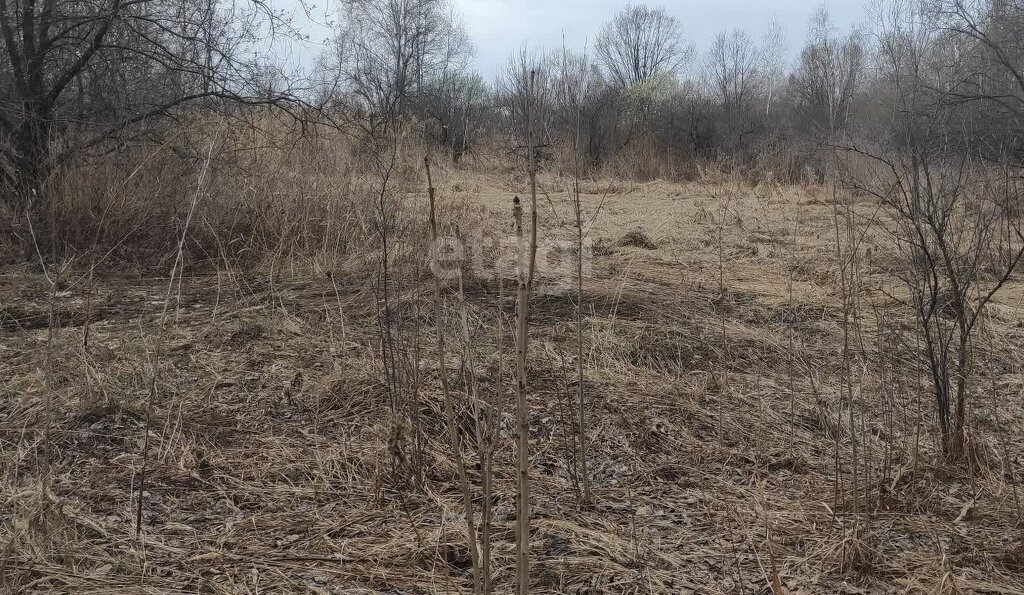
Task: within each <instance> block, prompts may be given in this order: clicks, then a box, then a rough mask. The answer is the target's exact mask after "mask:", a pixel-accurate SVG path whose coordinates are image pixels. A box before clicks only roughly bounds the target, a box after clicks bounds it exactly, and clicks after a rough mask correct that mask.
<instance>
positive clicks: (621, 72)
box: [596, 5, 692, 88]
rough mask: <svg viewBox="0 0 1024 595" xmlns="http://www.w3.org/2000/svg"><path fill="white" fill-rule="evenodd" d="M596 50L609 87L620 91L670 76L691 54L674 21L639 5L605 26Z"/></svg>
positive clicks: (663, 14)
mask: <svg viewBox="0 0 1024 595" xmlns="http://www.w3.org/2000/svg"><path fill="white" fill-rule="evenodd" d="M596 50H597V56H598V58H599V60H600V62H601V65H602V66H604V69H605V73H606V74H607V77H608V79H609V81H610V83H611V84H612V85H614V86H616V87H620V88H625V87H631V86H633V85H636V84H639V83H642V82H645V81H647V80H649V79H651V78H652V77H654V76H656V75H660V74H665V73H673V72H675V71H676V69H677V68H679V66H680V65H681V64H682V63H683V62H685V61H686V60H687V59H689V57H690V55H691V54H692V48H691V47H690V46H689V45H688V44H687V43H686V41H685V39H684V37H683V33H682V27H681V25H680V24H679V21H678V20H676V18H675V17H673V16H672V15H670V14H668V12H666V11H665V10H664V9H652V8H648V7H646V6H643V5H638V6H627V7H626V8H625V9H624V10H623V11H621V12H619V13H618V14H617V15H615V17H613V18H612V20H611V21H610V22H608V23H607V24H605V26H604V28H603V29H601V33H600V34H598V36H597V47H596Z"/></svg>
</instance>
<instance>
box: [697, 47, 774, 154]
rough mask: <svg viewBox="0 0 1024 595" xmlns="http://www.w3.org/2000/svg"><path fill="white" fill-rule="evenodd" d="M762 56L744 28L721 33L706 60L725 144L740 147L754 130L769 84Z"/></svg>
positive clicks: (707, 74) (707, 73)
mask: <svg viewBox="0 0 1024 595" xmlns="http://www.w3.org/2000/svg"><path fill="white" fill-rule="evenodd" d="M763 67H764V64H763V60H762V58H761V56H760V55H759V53H758V51H757V47H756V45H755V44H754V41H753V40H752V39H751V38H750V35H748V34H747V33H746V32H745V31H743V30H741V29H733V30H732V31H730V32H728V33H725V32H723V33H719V34H718V35H717V36H716V37H715V40H714V41H713V42H712V44H711V50H710V51H709V53H708V56H707V59H706V61H705V65H704V68H705V74H706V76H707V77H708V82H709V84H710V86H711V88H712V89H713V91H714V92H715V93H716V95H717V97H718V101H719V102H720V104H721V107H722V117H723V120H724V121H723V122H722V124H723V126H724V128H725V131H726V137H727V140H726V146H727V147H729V148H733V149H734V148H736V147H738V146H739V145H740V144H741V143H742V142H743V140H744V138H745V137H746V136H747V135H749V134H751V133H753V132H754V126H755V120H756V119H757V117H758V116H759V114H760V110H758V109H757V107H758V106H760V97H761V94H762V92H763V90H764V88H765V87H766V81H765V78H766V77H765V74H764V72H763Z"/></svg>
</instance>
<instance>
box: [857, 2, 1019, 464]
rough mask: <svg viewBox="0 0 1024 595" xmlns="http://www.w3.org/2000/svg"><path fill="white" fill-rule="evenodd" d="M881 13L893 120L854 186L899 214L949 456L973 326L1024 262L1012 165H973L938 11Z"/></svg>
mask: <svg viewBox="0 0 1024 595" xmlns="http://www.w3.org/2000/svg"><path fill="white" fill-rule="evenodd" d="M879 16H880V17H881V18H880V19H879V20H880V21H881V31H880V36H879V37H880V43H879V47H880V68H881V69H882V74H883V76H884V78H885V80H886V81H887V82H888V83H889V84H890V85H891V87H892V90H893V98H894V107H895V111H894V117H893V124H892V128H891V131H890V136H889V138H888V139H887V140H888V142H887V143H886V144H885V145H884V146H882V147H880V148H874V149H872V150H866V149H862V148H857V147H854V148H852V149H851V152H852V153H854V154H857V155H860V156H867V157H868V159H869V162H870V164H871V165H870V167H869V168H868V171H867V173H866V174H865V175H862V176H860V178H859V179H856V180H854V181H853V183H854V184H855V185H856V186H857V187H858V188H859V189H862V190H867V191H868V192H870V193H872V194H874V195H875V196H877V197H878V198H879V199H880V200H881V202H882V204H883V205H885V206H887V207H888V208H890V209H891V211H892V212H893V214H895V215H896V229H895V233H894V234H893V235H894V237H895V239H896V242H897V247H898V248H899V250H900V253H901V255H902V256H903V264H904V266H903V270H902V272H901V273H900V276H901V278H902V279H903V281H904V283H905V285H906V287H907V290H908V294H909V299H908V302H909V305H910V306H911V308H912V310H913V312H914V314H915V317H916V321H917V325H918V327H919V331H920V336H921V337H922V338H923V346H922V350H923V353H922V357H923V358H924V360H925V362H926V364H927V368H928V370H929V371H930V373H931V374H930V375H931V381H932V389H933V392H934V396H935V403H936V411H937V418H938V426H939V430H940V438H941V444H942V449H943V452H944V453H945V454H946V455H947V456H950V457H953V458H957V457H960V456H962V455H963V454H964V447H965V435H966V430H967V425H966V423H967V420H966V411H967V409H968V406H967V401H968V399H969V396H970V390H969V388H970V384H971V379H972V370H973V366H974V359H975V358H974V335H975V331H976V328H977V323H978V321H979V320H980V319H981V317H982V314H983V312H984V309H985V307H986V306H987V305H988V303H989V302H990V301H991V300H992V298H993V297H994V296H995V294H996V293H997V292H998V291H999V290H1000V289H1001V288H1002V287H1003V286H1004V285H1005V284H1006V283H1007V282H1008V281H1009V280H1010V278H1011V275H1013V273H1014V271H1015V270H1016V269H1017V268H1018V266H1019V264H1020V262H1021V259H1022V258H1024V233H1022V229H1021V223H1020V219H1019V204H1020V194H1019V190H1018V184H1017V182H1016V179H1015V178H1016V176H1017V175H1018V174H1017V173H1016V171H1017V165H1016V164H1015V162H1014V161H1013V160H1012V159H1010V160H1009V161H1005V160H1004V161H1003V163H1001V164H993V163H991V162H990V161H987V160H985V159H982V158H979V155H980V154H982V153H983V150H981V149H979V148H976V147H978V146H979V145H984V144H985V143H986V142H991V140H992V138H986V137H985V136H984V135H964V134H962V133H961V131H962V130H963V129H964V127H965V124H966V122H967V117H968V116H969V113H968V112H965V111H964V105H965V104H964V103H963V101H962V100H963V95H962V93H961V91H960V89H962V88H963V87H962V85H961V84H960V81H962V74H963V71H962V70H960V69H958V68H955V67H951V66H955V65H956V64H957V60H956V59H955V58H954V57H953V56H955V55H956V54H957V53H959V52H949V51H948V50H949V45H948V44H949V43H950V42H953V43H958V40H956V39H951V38H949V37H948V36H947V35H946V33H947V32H948V31H944V30H943V27H941V26H939V21H936V20H935V17H936V13H935V12H932V11H931V10H930V9H928V8H927V7H925V6H924V5H922V4H917V3H913V2H899V1H897V2H894V3H892V4H889V5H887V6H886V7H885V9H883V10H881V11H879ZM957 34H958V35H963V33H961V32H957ZM960 41H962V39H961V40H960ZM986 51H987V50H986ZM997 63H998V62H997ZM1005 74H1007V73H1006V72H1005V71H1004V75H1005ZM1011 76H1012V75H1011ZM993 101H995V99H993Z"/></svg>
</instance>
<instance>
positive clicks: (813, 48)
mask: <svg viewBox="0 0 1024 595" xmlns="http://www.w3.org/2000/svg"><path fill="white" fill-rule="evenodd" d="M864 66H865V65H864V49H863V45H862V43H861V41H860V39H859V36H858V35H856V34H855V33H852V34H850V35H849V36H847V37H838V36H836V35H835V33H834V31H833V26H832V23H831V20H830V18H829V15H828V12H827V11H826V10H825V9H824V8H823V9H821V10H819V11H818V12H817V13H815V14H814V16H813V17H812V18H811V30H810V34H809V39H808V42H807V45H806V46H805V47H804V49H803V51H802V52H801V53H800V64H799V67H798V68H797V71H796V74H795V83H796V87H797V97H798V102H799V107H800V108H801V109H802V110H805V111H806V112H807V115H808V116H809V122H810V123H811V125H813V126H815V127H816V128H817V131H818V132H820V133H823V134H827V135H829V136H831V135H832V134H833V133H834V132H835V131H837V130H838V129H840V128H842V127H843V125H844V124H845V122H846V120H847V118H848V116H849V110H850V105H851V103H852V102H853V98H854V94H855V93H856V92H857V90H858V84H859V83H860V82H861V77H862V75H863V72H864Z"/></svg>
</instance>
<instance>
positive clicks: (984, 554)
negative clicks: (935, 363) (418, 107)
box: [0, 169, 1024, 594]
mask: <svg viewBox="0 0 1024 595" xmlns="http://www.w3.org/2000/svg"><path fill="white" fill-rule="evenodd" d="M569 183H570V181H568V180H565V179H561V178H556V177H549V176H546V175H545V176H541V178H540V186H541V188H542V192H541V196H540V199H539V211H540V221H541V225H540V234H539V235H540V237H541V239H542V240H550V239H556V238H562V239H565V240H571V238H572V233H573V228H572V213H571V205H570V201H569V199H568V192H567V189H568V186H569ZM436 184H437V186H438V200H439V202H440V204H441V205H442V217H443V218H444V217H446V216H445V215H444V213H448V215H450V219H453V220H454V218H456V217H457V218H458V220H459V222H460V225H461V230H462V232H463V233H464V234H466V235H472V234H475V233H477V231H478V230H480V232H481V233H484V232H486V233H484V235H485V236H487V237H494V238H497V237H499V236H501V235H503V234H505V233H506V232H507V230H508V229H509V226H510V225H511V217H510V210H511V198H512V195H513V194H517V193H518V194H519V195H520V196H528V194H529V190H528V186H527V183H526V181H525V180H524V179H523V178H522V177H509V178H505V177H499V176H495V175H492V174H484V173H480V172H478V171H471V170H469V169H466V170H464V171H458V170H456V171H445V172H441V173H440V174H438V175H437V180H436ZM582 191H583V195H582V202H583V204H584V208H585V210H586V212H587V214H588V217H591V218H592V222H593V223H592V225H589V226H588V228H587V234H588V236H587V237H588V243H590V244H592V245H593V249H592V250H591V251H590V252H588V254H589V256H588V260H587V277H586V279H585V287H584V299H583V304H582V308H583V313H584V330H583V337H584V339H583V344H584V350H585V358H584V360H585V380H584V388H585V392H586V395H587V399H588V400H589V402H590V419H589V436H590V449H589V450H590V461H589V465H590V474H591V477H592V488H593V503H592V504H591V505H588V506H581V505H580V504H579V503H578V500H577V497H576V495H575V491H574V489H575V488H574V485H575V483H576V482H577V480H578V478H576V476H575V475H574V473H573V472H571V470H570V469H571V468H572V465H571V464H570V463H569V462H568V461H569V460H570V458H571V457H572V456H573V449H572V448H571V447H570V446H569V444H568V438H567V430H566V428H567V425H568V424H567V422H566V415H567V410H569V411H570V412H571V405H569V403H571V400H572V398H573V395H574V394H575V391H576V380H575V376H574V374H575V369H576V368H575V363H574V362H575V346H574V342H573V341H574V327H573V321H574V320H575V311H576V309H575V301H574V300H575V292H574V289H573V284H572V280H571V279H566V278H565V275H564V273H559V272H558V271H560V270H562V269H563V268H564V263H561V264H560V263H558V262H554V261H551V260H550V259H549V260H542V262H540V263H539V265H538V269H539V277H540V282H539V288H540V289H539V291H537V293H536V294H535V295H534V297H533V300H532V304H533V306H532V308H533V309H532V313H531V318H532V319H531V344H530V351H529V364H528V367H529V372H528V387H529V399H530V405H531V408H530V409H531V411H530V440H531V451H532V460H531V465H530V469H531V476H532V482H533V484H532V485H533V498H532V500H533V520H532V536H531V543H532V547H531V549H532V553H533V569H532V584H531V589H530V592H531V593H773V592H774V593H783V592H785V593H807V594H809V593H1022V592H1024V578H1022V577H1024V539H1022V537H1024V533H1022V528H1021V526H1020V521H1021V519H1022V516H1021V502H1020V497H1024V495H1019V494H1018V491H1019V483H1020V481H1021V478H1022V476H1021V471H1020V466H1021V457H1022V456H1024V438H1022V436H1024V425H1022V424H1024V409H1022V407H1021V401H1020V395H1021V390H1022V388H1024V376H1022V373H1021V369H1020V363H1021V362H1022V361H1024V360H1022V359H1021V352H1020V350H1021V346H1022V345H1024V323H1022V317H1021V313H1020V310H1019V305H1020V304H1019V302H1020V301H1021V300H1022V299H1024V283H1022V282H1021V281H1020V280H1014V281H1013V282H1012V283H1011V284H1010V286H1008V287H1007V288H1005V290H1004V291H1003V292H1001V293H1000V294H999V295H998V298H997V304H995V305H994V306H992V307H991V309H990V316H989V317H988V318H987V319H986V326H985V331H984V334H983V336H982V339H980V340H979V341H980V347H979V352H980V354H981V355H980V358H979V361H981V362H984V363H985V365H984V366H982V367H979V368H978V369H976V370H975V374H976V375H977V378H978V381H977V382H975V383H974V387H975V391H976V393H977V394H975V395H973V396H972V405H973V409H972V410H971V411H970V412H969V414H968V416H969V419H970V426H971V428H970V442H969V456H968V457H967V458H966V460H965V461H964V462H963V463H962V464H958V466H957V467H956V468H955V469H951V467H950V466H949V465H948V464H946V463H945V462H943V461H942V460H941V457H940V454H939V448H938V445H937V444H936V438H935V437H936V432H935V430H934V426H935V420H934V416H935V414H934V403H933V401H932V400H933V399H934V397H932V396H931V393H930V392H929V391H928V390H927V388H925V384H926V382H927V379H926V378H922V376H923V375H925V374H926V372H925V371H924V370H922V369H920V368H919V364H918V363H917V362H918V361H920V360H919V358H916V357H912V356H911V355H910V354H909V350H908V346H907V345H905V344H904V343H901V342H899V341H897V340H895V339H894V336H895V330H894V329H898V328H909V327H910V326H911V325H910V322H908V321H907V320H906V317H907V313H906V309H905V308H904V307H901V306H900V305H899V300H900V295H901V291H902V287H903V286H902V284H901V283H900V282H899V280H898V279H897V278H896V276H895V274H894V272H893V271H894V264H893V259H894V258H895V256H894V254H893V247H892V245H891V242H890V238H889V236H888V235H887V231H886V230H887V225H888V224H887V221H886V220H885V218H884V215H883V214H882V211H880V210H879V209H878V207H877V203H876V202H875V201H873V200H870V199H868V198H865V197H858V196H853V197H850V196H846V197H844V198H841V199H840V198H837V196H836V195H834V193H833V192H832V191H831V190H830V189H829V188H826V187H816V186H805V187H790V186H778V185H774V184H761V185H760V186H757V187H753V188H752V187H750V186H749V185H745V184H741V183H737V182H733V181H729V180H710V179H709V180H707V181H704V182H693V183H669V182H652V183H644V184H640V183H631V182H621V181H607V180H606V181H603V182H602V181H588V182H586V183H585V184H584V186H583V188H582ZM408 192H409V195H408V196H407V197H406V198H405V200H406V203H407V205H411V206H412V208H416V209H421V208H422V206H423V204H424V203H425V194H424V193H423V192H422V191H420V192H415V191H414V189H412V188H410V189H408ZM837 200H842V201H843V204H842V206H839V205H838V204H837V203H836V201H837ZM851 214H852V215H853V218H852V220H853V222H854V227H855V229H856V230H857V231H856V234H857V235H858V237H860V238H862V241H861V243H860V244H859V249H858V262H859V276H858V279H857V286H856V291H855V300H853V302H854V304H855V306H856V308H855V311H854V315H853V316H852V317H851V318H850V319H849V320H848V323H847V325H846V331H847V332H846V333H845V334H846V337H847V339H846V340H847V343H848V344H849V345H850V346H851V347H850V352H851V353H853V354H854V355H852V356H851V359H852V362H853V365H852V366H851V368H852V370H853V372H852V377H853V381H852V390H850V391H849V394H846V393H842V394H841V393H840V390H839V388H838V386H839V378H840V373H841V369H842V347H843V344H844V325H843V319H844V316H843V309H842V307H841V300H840V298H839V291H840V288H839V286H838V278H839V273H838V265H837V256H836V243H837V239H836V238H837V225H839V226H845V225H847V224H848V223H849V222H850V221H851ZM444 221H446V222H450V221H449V219H444ZM446 225H447V223H446ZM843 233H844V234H845V231H844V232H843ZM375 267H376V255H374V254H370V253H360V252H358V251H357V252H355V253H353V254H352V255H351V256H350V257H348V258H347V259H346V260H344V262H341V263H340V264H338V265H337V266H336V267H333V266H332V270H331V274H330V275H328V274H326V272H325V271H324V268H325V267H322V266H320V267H316V266H313V267H311V266H298V265H295V264H294V263H284V262H282V263H277V266H275V267H264V268H265V269H266V270H265V271H264V272H262V273H260V272H253V271H244V272H243V271H241V270H234V269H231V268H227V267H224V268H218V269H211V270H208V271H202V272H196V273H195V274H189V275H186V276H185V277H184V278H183V279H181V281H180V284H176V283H172V284H170V287H171V288H172V290H171V291H170V292H169V291H168V287H169V280H168V279H167V278H166V274H167V273H166V271H167V270H168V269H169V268H170V267H169V264H168V266H167V267H164V268H163V269H161V270H160V271H158V272H156V273H154V271H151V270H134V271H128V270H124V271H119V272H106V273H104V274H102V275H97V276H96V278H95V279H94V281H93V283H92V284H90V283H88V282H86V281H81V282H78V283H75V284H70V283H69V284H67V285H69V286H60V287H58V288H57V293H56V294H55V299H54V304H53V314H54V324H52V325H50V324H49V319H50V313H51V308H50V301H49V298H48V290H49V284H48V283H47V282H46V280H45V279H44V278H43V277H42V276H41V275H37V274H29V273H27V272H25V269H24V268H10V269H7V270H5V271H4V272H3V276H2V277H0V432H2V433H0V470H2V473H3V477H4V478H5V480H4V481H3V482H0V547H2V548H3V550H2V551H3V554H2V556H0V576H2V577H3V579H2V581H3V582H2V587H0V588H3V589H5V590H7V591H8V592H19V593H42V592H65V593H178V592H180V593H277V592H309V593H364V592H365V593H371V592H379V593H395V594H398V593H459V592H462V593H466V592H472V590H471V586H472V585H471V582H470V580H469V568H470V560H469V555H468V549H467V546H466V542H467V538H466V528H465V524H464V521H463V518H462V501H461V494H460V493H459V489H458V482H457V481H456V480H455V476H456V466H455V463H454V461H453V457H452V453H451V449H450V447H449V442H448V441H447V437H446V435H445V426H444V414H443V408H442V394H441V389H440V385H439V382H438V374H437V364H436V359H435V357H434V355H433V347H432V346H433V344H434V340H435V338H434V337H433V330H432V329H433V323H425V324H424V327H423V329H422V342H423V345H422V346H421V352H422V353H421V354H420V356H419V361H420V362H421V370H422V374H423V379H422V381H421V386H420V394H419V399H420V400H419V413H420V415H421V422H420V423H421V424H422V427H423V432H424V434H425V436H426V441H425V461H424V469H425V482H424V485H423V488H422V489H419V490H417V489H407V486H406V484H405V482H404V481H403V478H402V477H396V475H395V473H394V472H393V470H392V460H393V457H392V456H391V453H390V452H389V435H390V434H391V433H392V432H394V431H396V430H395V429H394V428H393V427H391V424H390V422H389V419H390V418H389V412H388V402H387V397H386V394H385V386H384V383H383V380H382V377H381V367H382V364H381V352H380V346H379V337H380V335H379V333H380V331H379V328H378V319H377V315H376V305H375V304H376V299H377V297H376V293H375V283H374V282H375V276H374V272H373V271H374V270H375ZM559 267H562V268H559ZM511 279H512V277H511V274H508V275H507V282H504V283H502V284H501V285H504V287H503V289H502V288H499V283H498V281H497V280H496V278H495V277H494V276H493V275H480V274H473V273H472V272H467V277H466V279H465V288H464V293H465V296H466V301H467V305H468V312H469V316H468V318H469V320H470V323H471V326H472V330H473V334H472V342H473V345H474V352H475V358H476V361H475V364H474V366H475V369H476V374H477V376H478V377H479V382H480V391H481V392H485V393H493V392H494V391H497V390H498V388H497V387H498V386H499V382H498V378H499V375H501V377H502V383H501V385H502V386H504V391H505V393H506V397H507V399H506V401H507V402H508V403H509V404H510V405H509V406H508V407H507V408H506V411H505V412H504V420H503V423H502V439H501V440H500V441H499V449H498V451H497V453H496V455H495V461H496V467H495V478H496V487H495V497H494V515H495V526H494V539H493V541H494V546H493V547H494V551H493V556H494V569H495V586H496V590H497V591H499V592H510V590H511V589H512V586H513V584H514V578H515V570H514V566H515V561H514V536H513V531H514V528H515V519H514V513H515V504H514V497H515V475H514V459H515V453H514V450H513V439H512V436H513V434H514V430H515V426H514V414H513V413H514V412H513V409H514V398H513V396H512V392H513V391H512V387H513V386H514V382H513V380H512V373H513V372H512V353H513V348H512V347H511V345H512V343H511V341H512V339H511V338H510V337H511V324H512V316H513V314H512V313H513V309H514V290H513V283H512V281H511ZM92 288H94V290H93V289H92ZM401 291H402V292H403V293H402V295H403V296H404V298H403V299H405V300H407V301H408V302H411V303H417V304H419V308H420V310H421V311H423V312H429V311H430V307H431V306H430V305H431V300H432V298H431V292H430V283H429V282H428V281H427V276H426V275H421V277H420V282H419V283H409V282H406V283H405V285H404V287H403V288H402V289H401ZM502 292H503V293H502ZM443 294H444V296H445V307H446V308H447V309H449V310H450V311H451V315H452V321H453V322H452V323H451V325H452V331H451V332H450V336H449V339H448V341H449V343H454V345H450V349H451V352H452V353H451V354H450V357H449V362H448V367H449V370H448V374H449V376H450V377H451V378H452V384H453V392H454V393H455V394H456V403H455V405H456V408H457V412H456V413H457V418H458V419H459V420H461V421H460V424H459V426H460V431H461V432H463V433H464V434H465V435H466V436H467V443H472V441H473V439H474V437H473V433H474V429H473V427H472V423H471V418H470V415H469V413H468V411H467V405H466V399H465V395H466V393H467V391H468V389H467V386H468V385H467V384H466V381H465V376H466V375H465V370H466V368H467V363H466V362H465V359H464V358H463V357H460V354H461V353H462V348H461V346H460V339H459V332H458V330H457V325H456V324H455V322H454V321H455V320H456V318H457V314H456V312H457V309H458V305H459V300H458V292H457V287H455V286H454V285H453V284H449V285H448V286H446V287H445V288H444V289H443ZM499 312H503V314H501V315H499ZM499 316H500V317H499ZM162 321H163V322H164V324H161V322H162ZM499 321H501V324H503V325H504V328H505V332H504V339H503V341H504V343H503V349H502V351H501V353H500V354H499V350H498V331H497V329H498V326H499ZM911 322H912V321H911ZM87 323H88V324H87ZM901 325H903V326H901ZM86 327H88V329H89V331H88V333H89V337H88V344H87V345H84V336H83V335H84V333H85V328H86ZM50 328H53V330H54V332H53V333H52V335H51V334H50V332H49V330H48V329H50ZM48 354H49V356H50V357H49V359H47V355H48ZM154 362H156V363H157V370H158V372H157V373H156V374H155V375H154V372H153V368H154ZM47 387H49V389H48V388H47ZM47 395H50V398H52V399H53V403H54V407H53V412H54V413H53V419H52V423H51V432H50V434H51V435H50V440H49V448H50V449H51V453H52V455H51V457H50V458H51V459H52V469H51V476H52V484H51V485H50V486H49V491H48V492H47V493H41V489H40V482H39V479H38V477H39V474H38V468H39V465H40V461H41V458H42V457H43V456H44V453H45V448H46V437H45V436H44V434H43V432H42V431H41V429H42V428H43V427H45V425H46V421H45V417H46V410H47V409H46V400H47ZM151 395H155V398H154V399H153V410H152V424H151V430H150V446H149V448H150V450H149V454H148V463H147V478H146V484H145V491H144V492H143V494H142V497H143V499H144V507H143V514H144V518H143V531H142V535H141V536H140V537H136V534H135V514H136V500H135V492H134V489H133V488H135V487H137V485H138V484H137V482H138V480H139V475H140V472H141V468H142V454H141V453H142V452H143V444H144V420H145V417H146V410H147V403H148V402H149V399H150V396H151ZM850 395H852V399H851V398H850ZM467 452H468V449H467ZM467 460H468V462H469V463H470V469H469V472H470V475H471V476H472V477H473V478H475V477H476V474H477V473H478V472H479V468H478V467H477V466H475V465H474V462H475V459H474V458H473V457H472V456H469V455H467ZM474 497H475V498H477V499H479V497H480V496H479V494H478V493H476V492H475V491H474Z"/></svg>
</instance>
